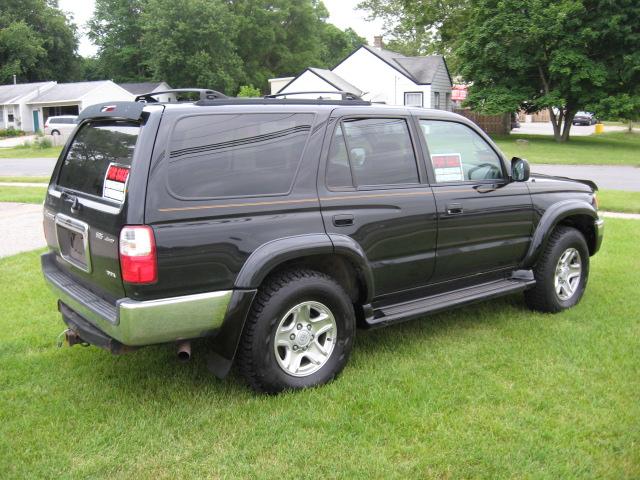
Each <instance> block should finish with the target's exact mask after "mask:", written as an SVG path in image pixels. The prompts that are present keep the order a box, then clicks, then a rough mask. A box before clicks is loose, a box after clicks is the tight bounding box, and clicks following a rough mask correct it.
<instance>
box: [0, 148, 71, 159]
mask: <svg viewBox="0 0 640 480" xmlns="http://www.w3.org/2000/svg"><path fill="white" fill-rule="evenodd" d="M61 151H62V145H61V146H58V147H48V148H37V147H3V148H0V158H57V157H58V155H60V152H61Z"/></svg>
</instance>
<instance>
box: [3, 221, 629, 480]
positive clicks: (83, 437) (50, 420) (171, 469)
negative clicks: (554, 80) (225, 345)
mask: <svg viewBox="0 0 640 480" xmlns="http://www.w3.org/2000/svg"><path fill="white" fill-rule="evenodd" d="M606 228H607V233H606V238H605V242H604V246H603V250H602V251H601V253H599V254H598V255H597V256H596V257H594V258H593V261H592V265H591V267H592V268H591V279H590V281H589V288H588V290H587V293H586V296H585V298H584V299H583V301H582V303H581V304H580V305H578V306H577V307H576V308H574V309H572V310H569V311H566V312H564V313H562V314H559V315H544V314H538V313H532V312H530V311H528V310H527V309H526V308H525V306H524V304H523V301H522V298H521V296H520V295H516V296H512V297H509V298H506V299H501V300H494V301H490V302H485V303H482V304H477V305H475V306H471V307H468V308H465V309H461V310H457V311H453V312H449V313H444V314H439V315H436V316H432V317H429V318H426V319H423V320H420V321H413V322H409V323H406V324H403V325H398V326H395V327H390V328H387V329H382V330H376V331H359V332H358V336H357V339H356V345H355V349H354V353H353V356H352V358H351V360H350V362H349V364H348V365H347V368H346V369H345V371H344V373H343V374H342V376H341V377H340V378H339V379H338V380H337V381H336V382H334V383H332V384H330V385H327V386H324V387H321V388H318V389H313V390H308V391H303V392H298V393H286V394H283V395H280V396H277V397H265V396H258V395H256V394H254V393H252V392H251V391H249V390H248V388H246V387H245V386H244V385H243V384H242V383H241V382H240V381H239V380H238V378H237V377H236V376H232V377H231V378H229V379H227V380H225V381H219V380H216V379H215V378H212V377H211V375H210V374H209V373H208V372H207V369H206V364H205V353H206V345H204V344H198V345H195V346H194V360H193V361H192V362H191V363H187V364H180V363H178V362H177V361H176V359H175V353H174V352H173V351H172V349H171V348H169V347H163V346H158V347H151V348H147V349H143V350H140V351H138V352H135V353H133V354H129V355H124V356H120V357H114V356H111V355H110V354H108V353H106V352H103V351H101V350H99V349H97V348H82V347H74V348H71V349H69V348H65V349H57V348H56V347H55V339H56V336H57V335H58V334H59V333H60V332H61V331H62V330H63V326H62V323H61V321H60V319H59V315H58V314H57V312H56V306H55V299H54V297H53V296H52V295H51V294H50V293H48V291H47V290H46V288H45V286H44V282H43V280H42V278H41V274H40V270H39V259H38V254H37V253H28V254H22V255H17V256H14V257H10V258H5V259H2V260H0V289H1V291H2V292H3V296H2V298H3V301H2V302H3V304H2V309H0V332H2V333H1V334H0V365H1V368H0V472H2V478H3V479H11V478H20V479H22V478H109V479H129V478H136V479H139V480H142V479H153V480H157V479H165V478H166V479H173V478H291V477H299V478H362V479H378V478H380V479H382V478H384V479H387V478H401V479H406V478H443V479H445V478H451V479H457V478H536V479H545V478H548V479H563V480H565V479H574V478H576V479H577V478H580V479H595V478H598V479H624V478H629V479H631V478H639V477H640V448H639V445H640V401H639V398H640V380H639V379H640V355H638V352H639V351H640V295H638V287H637V286H638V284H639V283H640V244H639V243H638V242H637V238H638V237H639V236H640V222H637V221H630V220H607V227H606Z"/></svg>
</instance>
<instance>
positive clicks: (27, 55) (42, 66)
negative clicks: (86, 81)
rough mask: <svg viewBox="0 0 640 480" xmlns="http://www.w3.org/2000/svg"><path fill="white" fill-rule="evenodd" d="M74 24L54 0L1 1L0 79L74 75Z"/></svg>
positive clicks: (76, 63)
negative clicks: (14, 76)
mask: <svg viewBox="0 0 640 480" xmlns="http://www.w3.org/2000/svg"><path fill="white" fill-rule="evenodd" d="M77 48H78V39H77V35H76V28H75V25H73V24H72V23H71V21H70V19H69V18H67V16H66V15H65V14H64V13H63V12H61V11H60V9H59V8H58V2H57V1H56V0H47V1H45V0H3V1H2V2H1V3H0V82H8V81H11V80H12V76H13V75H16V77H17V79H18V80H20V81H31V82H33V81H44V80H57V81H66V80H73V79H75V78H77V76H78V75H79V73H80V59H79V57H78V55H77V53H76V52H77Z"/></svg>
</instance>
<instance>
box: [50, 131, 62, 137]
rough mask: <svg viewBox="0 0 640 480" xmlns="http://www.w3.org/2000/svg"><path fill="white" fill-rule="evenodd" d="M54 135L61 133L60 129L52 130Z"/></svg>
mask: <svg viewBox="0 0 640 480" xmlns="http://www.w3.org/2000/svg"><path fill="white" fill-rule="evenodd" d="M53 135H60V132H59V131H58V130H51V136H53Z"/></svg>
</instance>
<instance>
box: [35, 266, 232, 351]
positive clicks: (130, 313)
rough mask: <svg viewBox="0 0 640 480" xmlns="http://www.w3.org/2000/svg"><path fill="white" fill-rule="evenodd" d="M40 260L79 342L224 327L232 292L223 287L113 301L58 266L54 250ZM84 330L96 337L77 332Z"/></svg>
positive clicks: (148, 341) (176, 336)
mask: <svg viewBox="0 0 640 480" xmlns="http://www.w3.org/2000/svg"><path fill="white" fill-rule="evenodd" d="M41 261H42V271H43V273H44V277H45V280H46V281H47V284H48V285H49V287H50V288H51V290H52V291H53V293H54V295H56V297H57V298H58V299H59V305H60V306H59V309H60V312H61V313H62V314H63V317H65V323H67V325H69V327H70V328H72V329H74V330H76V333H78V334H79V335H80V337H81V338H82V339H83V340H85V341H87V342H88V343H92V344H95V345H98V346H101V347H105V345H103V343H105V342H107V343H108V342H109V340H114V341H115V342H117V343H116V344H114V345H115V346H116V347H118V345H117V344H122V345H125V346H143V345H152V344H155V343H166V342H173V341H177V340H185V339H191V338H197V337H203V336H208V335H211V334H213V333H215V332H216V331H217V330H218V329H219V328H220V327H221V326H222V324H223V321H224V319H225V316H226V313H227V308H228V306H229V302H230V300H231V296H232V293H233V291H232V290H226V291H218V292H207V293H199V294H195V295H185V296H179V297H171V298H163V299H159V300H149V301H136V300H131V299H129V298H123V299H121V300H118V301H117V302H116V304H115V305H114V304H112V303H109V302H107V301H106V300H104V299H103V298H101V297H100V296H98V295H96V294H95V293H93V292H92V291H90V290H88V289H87V288H85V287H83V286H82V285H80V284H79V283H77V282H76V281H75V280H74V279H73V278H72V277H71V276H69V275H68V274H66V273H65V272H64V271H62V270H60V269H59V268H58V266H57V265H56V259H55V255H54V254H53V253H47V254H44V255H43V256H42V259H41ZM70 312H72V313H70ZM83 329H84V330H85V335H86V336H92V338H95V339H96V340H95V341H92V338H85V337H84V336H83V335H82V331H77V330H83ZM103 337H104V338H103ZM105 339H106V340H105ZM109 349H111V350H112V351H113V350H114V349H112V348H109ZM116 349H117V348H116Z"/></svg>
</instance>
